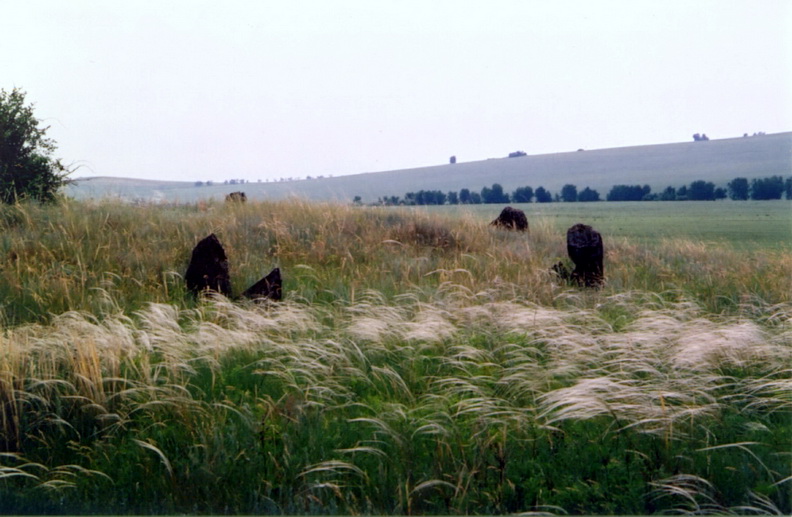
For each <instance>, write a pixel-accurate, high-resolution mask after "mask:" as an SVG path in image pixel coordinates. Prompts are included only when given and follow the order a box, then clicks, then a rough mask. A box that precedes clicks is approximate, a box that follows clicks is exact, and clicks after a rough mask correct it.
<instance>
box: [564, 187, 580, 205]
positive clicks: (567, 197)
mask: <svg viewBox="0 0 792 517" xmlns="http://www.w3.org/2000/svg"><path fill="white" fill-rule="evenodd" d="M561 199H562V200H563V201H564V202H565V203H573V202H575V201H577V199H578V192H577V187H576V186H575V185H572V184H571V183H567V184H566V185H564V186H563V187H561Z"/></svg>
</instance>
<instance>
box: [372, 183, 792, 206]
mask: <svg viewBox="0 0 792 517" xmlns="http://www.w3.org/2000/svg"><path fill="white" fill-rule="evenodd" d="M727 197H728V198H730V199H733V200H738V201H739V200H748V199H754V200H770V199H782V198H783V197H786V199H792V177H789V178H786V179H784V178H782V177H781V176H771V177H767V178H755V179H753V180H751V181H750V182H749V181H748V179H747V178H734V179H733V180H732V181H730V182H729V183H728V185H727V187H726V188H723V187H716V186H715V184H714V183H712V182H711V181H704V180H696V181H694V182H692V183H691V184H690V185H682V186H681V187H678V188H677V187H666V188H665V189H664V190H663V191H661V192H652V188H651V187H650V186H649V185H614V186H613V187H611V190H610V192H608V194H607V195H606V196H605V200H606V201H715V200H719V199H726V198H727ZM357 198H358V199H359V196H357ZM592 201H601V198H600V194H599V192H597V191H596V190H594V189H591V188H589V187H585V188H584V189H583V190H580V191H579V190H578V188H577V186H576V185H572V184H569V183H568V184H566V185H564V186H563V187H562V188H561V192H559V193H556V194H553V193H551V192H550V191H548V190H547V189H545V188H544V187H542V186H540V187H537V188H536V189H533V188H532V187H529V186H524V187H518V188H516V189H515V190H514V191H513V192H512V193H511V194H509V193H507V192H505V191H504V190H503V186H501V185H500V184H499V183H493V184H492V186H490V187H483V188H482V189H481V190H480V191H473V190H470V189H467V188H463V189H461V190H459V191H458V192H457V191H449V192H443V191H440V190H419V191H417V192H407V193H406V194H404V197H399V196H384V197H381V198H379V199H378V200H377V202H376V203H375V204H377V205H389V206H392V205H478V204H504V203H534V202H535V203H552V202H564V203H574V202H583V203H585V202H592Z"/></svg>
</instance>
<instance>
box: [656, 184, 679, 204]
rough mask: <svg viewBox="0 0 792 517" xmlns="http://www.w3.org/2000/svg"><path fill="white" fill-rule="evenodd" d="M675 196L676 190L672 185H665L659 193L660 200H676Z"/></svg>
mask: <svg viewBox="0 0 792 517" xmlns="http://www.w3.org/2000/svg"><path fill="white" fill-rule="evenodd" d="M676 198H677V191H676V189H675V188H674V187H666V189H665V190H664V191H663V192H662V193H661V194H660V197H659V199H660V201H676Z"/></svg>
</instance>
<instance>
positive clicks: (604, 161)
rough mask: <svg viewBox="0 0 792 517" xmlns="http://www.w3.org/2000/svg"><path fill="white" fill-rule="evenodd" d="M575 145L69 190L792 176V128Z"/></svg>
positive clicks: (83, 184)
mask: <svg viewBox="0 0 792 517" xmlns="http://www.w3.org/2000/svg"><path fill="white" fill-rule="evenodd" d="M509 151H513V149H512V150H505V152H504V155H505V154H507V153H508V152H509ZM570 151H571V152H565V153H556V154H544V155H533V156H524V157H520V158H496V159H490V160H483V161H475V162H466V161H465V160H464V157H463V156H461V152H459V151H457V154H458V155H459V158H460V160H461V161H460V162H458V163H456V164H454V165H450V164H445V165H435V166H431V167H422V168H417V169H408V170H397V171H385V172H376V173H366V174H352V175H348V176H337V177H334V178H315V179H311V180H300V181H285V182H277V183H266V182H264V183H258V182H256V179H257V178H248V179H251V180H252V182H251V183H246V184H244V185H223V184H222V183H223V181H224V180H227V179H228V180H230V179H236V178H237V175H236V173H235V172H234V171H227V172H225V171H224V172H223V174H227V175H228V177H225V178H224V177H215V178H193V181H188V182H165V181H163V182H156V181H142V180H132V179H119V178H105V177H100V178H86V179H83V180H78V181H77V183H76V184H75V185H72V186H71V187H69V188H68V189H67V194H68V195H69V196H72V197H74V198H76V199H89V198H94V199H102V198H104V197H107V196H117V197H120V198H124V199H143V200H146V201H155V202H159V201H170V202H181V203H188V202H196V201H198V200H200V199H220V200H222V199H223V198H224V196H225V195H226V194H227V193H229V192H232V191H235V190H243V191H245V192H246V193H247V196H248V198H250V199H257V200H264V199H269V200H273V199H286V198H289V197H292V196H296V197H299V198H303V199H309V200H316V201H341V202H350V201H352V199H353V198H354V197H355V196H360V197H361V199H362V200H363V202H364V203H372V202H375V201H376V200H377V199H378V198H380V197H383V196H399V197H403V196H404V194H405V193H407V192H417V191H419V190H441V191H443V192H447V191H449V190H453V191H459V190H460V189H463V188H467V189H470V190H472V191H476V192H478V191H480V190H481V188H482V187H489V186H491V185H492V184H493V183H500V184H501V185H502V186H503V188H504V189H505V191H506V192H509V193H510V192H512V191H514V189H516V188H517V187H523V186H526V185H529V186H531V187H533V188H537V187H539V186H544V187H545V188H546V189H548V190H550V191H551V192H554V193H557V192H560V190H561V188H562V187H563V185H564V184H566V183H571V184H574V185H577V186H578V189H580V190H582V189H583V188H584V187H586V186H588V187H591V188H593V189H595V190H598V191H599V193H600V196H601V197H602V198H603V199H604V198H605V196H606V194H607V193H608V191H609V190H610V188H611V187H613V186H614V185H618V184H625V185H649V186H650V187H652V189H653V191H654V192H660V191H662V190H663V189H664V188H666V187H668V186H672V187H681V186H682V185H690V183H691V182H693V181H696V180H704V181H711V182H713V183H714V184H715V185H716V186H718V187H723V188H725V187H726V185H727V183H728V182H729V181H731V180H733V179H734V178H737V177H745V178H748V179H749V180H751V179H752V178H764V177H769V176H773V175H778V176H783V177H787V176H788V175H789V173H790V171H792V133H778V134H771V135H764V136H757V137H748V138H730V139H723V140H710V141H707V142H685V143H676V144H664V145H646V146H636V147H624V148H616V149H597V150H588V151H581V152H576V151H574V149H570ZM444 161H445V159H443V160H442V162H443V163H444ZM262 163H263V164H264V165H263V167H264V169H263V170H262V176H263V177H269V176H270V175H271V174H270V173H271V171H267V170H266V157H262ZM146 172H148V173H151V172H152V171H146ZM340 172H344V171H340ZM306 174H307V173H306ZM207 180H213V181H214V185H213V186H211V187H206V186H203V187H195V186H194V182H195V181H207Z"/></svg>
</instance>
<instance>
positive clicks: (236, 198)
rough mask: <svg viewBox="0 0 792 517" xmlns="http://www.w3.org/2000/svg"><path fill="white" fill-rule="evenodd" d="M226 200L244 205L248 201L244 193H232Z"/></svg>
mask: <svg viewBox="0 0 792 517" xmlns="http://www.w3.org/2000/svg"><path fill="white" fill-rule="evenodd" d="M225 200H226V202H230V203H244V202H246V201H247V196H246V195H245V193H244V192H231V193H230V194H226V197H225Z"/></svg>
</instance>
